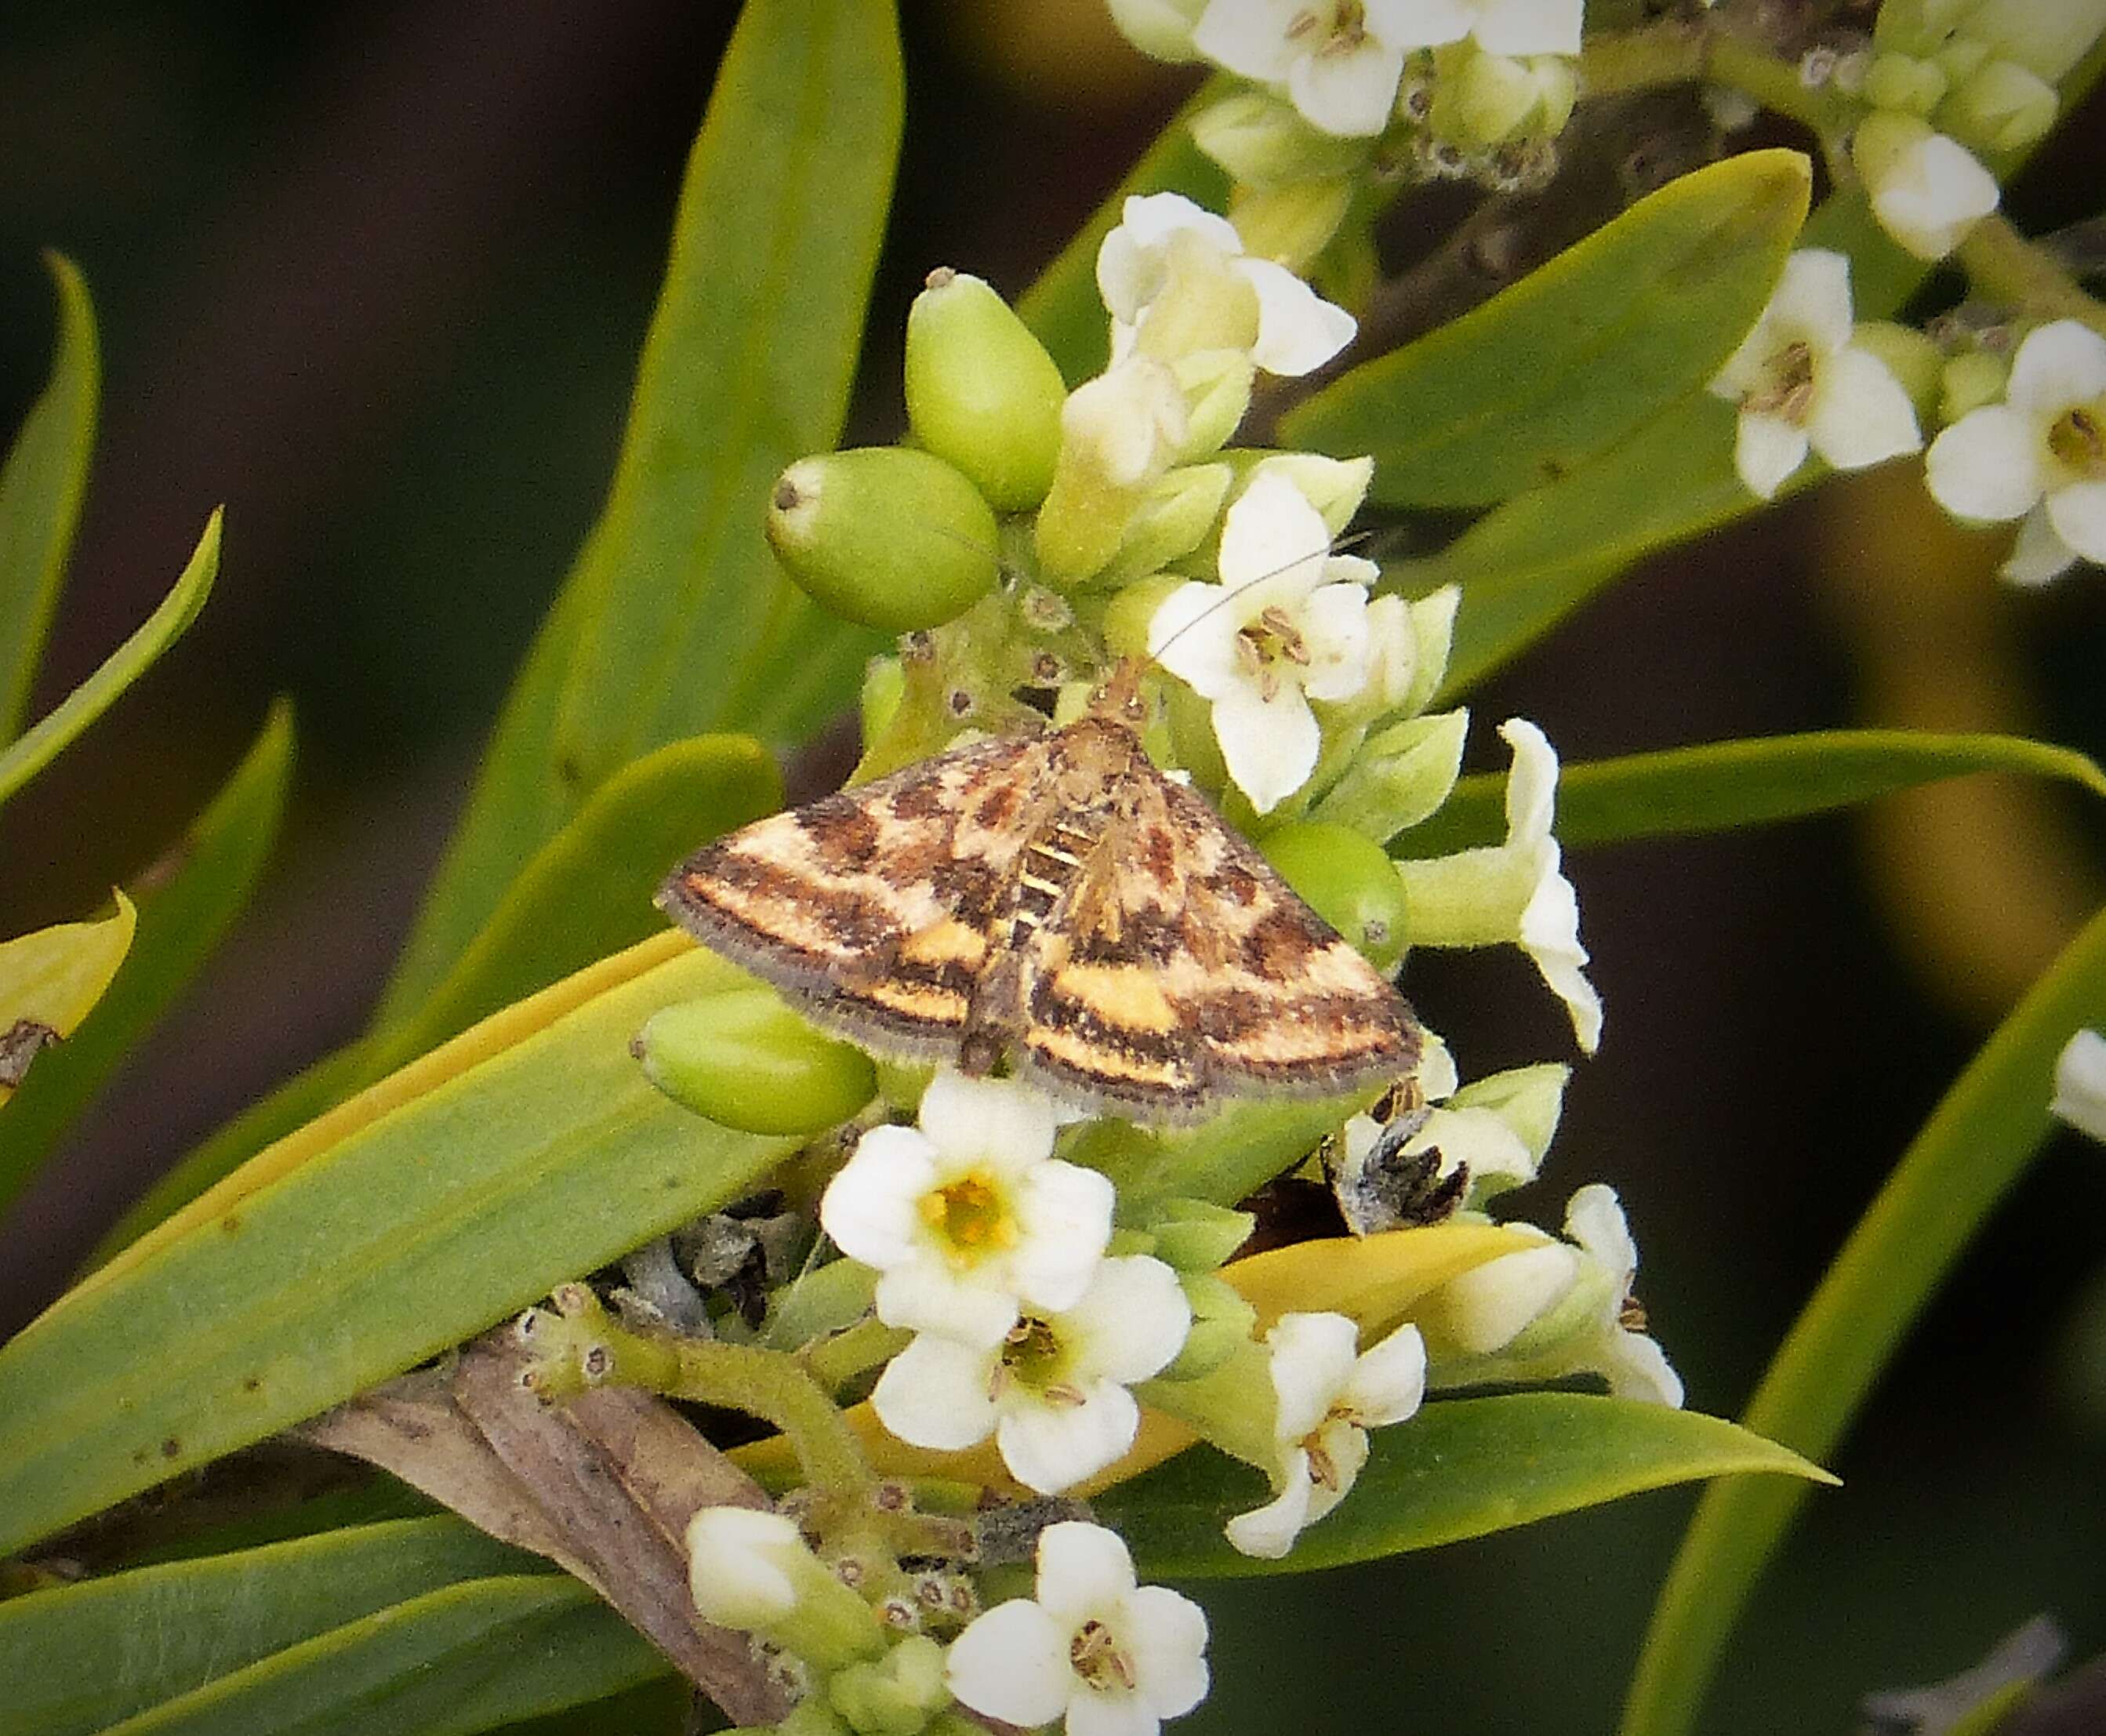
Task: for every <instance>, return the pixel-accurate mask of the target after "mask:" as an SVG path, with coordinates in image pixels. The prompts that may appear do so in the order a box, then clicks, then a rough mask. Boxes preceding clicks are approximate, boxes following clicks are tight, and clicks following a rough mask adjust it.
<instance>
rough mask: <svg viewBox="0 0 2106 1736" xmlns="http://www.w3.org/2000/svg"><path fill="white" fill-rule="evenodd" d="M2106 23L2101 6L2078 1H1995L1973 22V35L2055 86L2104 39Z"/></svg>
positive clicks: (1970, 30) (1970, 23)
mask: <svg viewBox="0 0 2106 1736" xmlns="http://www.w3.org/2000/svg"><path fill="white" fill-rule="evenodd" d="M2102 26H2106V18H2102V17H2101V16H2099V8H2098V7H2095V6H2090V5H2081V4H2073V3H2072V0H1994V3H1993V4H1989V5H1984V6H1982V7H1978V8H1977V9H1976V11H1974V14H1973V16H1970V17H1969V19H1968V20H1967V34H1969V35H1970V36H1974V37H1978V38H1981V39H1982V40H1983V42H1985V43H1987V44H1988V45H1989V47H1990V49H1991V51H1992V52H1993V53H1995V54H1996V56H1997V58H1998V59H2000V60H2005V61H2017V62H2018V63H2019V65H2021V66H2023V67H2024V68H2025V69H2026V70H2027V71H2028V72H2031V73H2037V74H2039V75H2040V76H2041V78H2043V79H2047V80H2048V81H2049V82H2050V83H2060V81H2061V79H2062V75H2063V74H2064V73H2066V72H2068V70H2070V68H2071V67H2072V66H2074V65H2076V64H2077V62H2078V61H2080V60H2081V59H2083V57H2084V54H2085V52H2086V50H2087V49H2088V48H2090V46H2091V45H2092V44H2093V43H2095V42H2096V41H2098V39H2099V30H2100V29H2101V27H2102Z"/></svg>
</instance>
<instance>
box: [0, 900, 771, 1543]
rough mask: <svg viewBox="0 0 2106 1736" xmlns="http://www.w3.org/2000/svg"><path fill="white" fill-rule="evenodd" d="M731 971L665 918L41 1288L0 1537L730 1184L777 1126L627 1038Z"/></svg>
mask: <svg viewBox="0 0 2106 1736" xmlns="http://www.w3.org/2000/svg"><path fill="white" fill-rule="evenodd" d="M661 961H662V962H661ZM738 980H743V979H742V978H741V977H740V976H739V974H738V973H737V971H734V970H733V968H732V967H730V966H728V965H727V964H725V963H724V962H723V961H721V960H720V959H719V958H716V957H715V955H714V954H711V953H704V952H701V951H698V950H697V949H693V948H692V947H691V946H688V945H687V944H685V943H683V941H681V940H679V938H678V937H676V936H673V935H667V936H665V938H664V939H663V940H658V941H652V942H649V943H647V944H645V945H643V946H642V947H639V948H636V949H633V950H632V952H631V953H625V954H623V955H621V956H620V957H619V958H616V959H614V960H611V961H608V962H607V963H605V964H603V965H600V966H597V967H594V969H593V970H592V971H586V972H583V973H580V976H578V977H576V978H574V979H571V980H568V981H567V982H566V983H564V984H561V985H558V986H557V987H556V988H553V989H549V990H547V991H544V994H541V995H540V996H537V997H535V999H534V1000H532V1001H530V1002H527V1003H524V1004H523V1005H521V1006H518V1007H511V1008H509V1009H507V1010H506V1012H503V1013H500V1014H499V1015H498V1016H496V1017H495V1018H494V1019H491V1020H489V1021H486V1022H485V1023H484V1024H483V1025H479V1026H477V1027H476V1029H473V1030H471V1031H468V1032H467V1033H465V1034H463V1035H462V1036H460V1037H459V1038H455V1040H454V1041H453V1042H452V1043H449V1044H448V1045H446V1047H445V1048H443V1049H441V1050H440V1051H438V1052H437V1053H435V1054H433V1055H432V1056H428V1057H426V1058H425V1059H424V1060H423V1061H419V1062H418V1063H417V1064H416V1065H414V1066H413V1067H411V1068H410V1069H408V1070H405V1071H404V1072H403V1073H401V1074H395V1075H392V1076H391V1077H390V1078H389V1079H386V1080H383V1081H382V1082H381V1083H379V1084H378V1085H376V1086H374V1087H373V1088H371V1089H370V1091H369V1092H366V1093H365V1094H364V1095H363V1096H362V1097H358V1098H355V1099H353V1100H352V1101H351V1102H350V1103H347V1104H346V1105H344V1106H343V1107H342V1108H340V1109H338V1110H335V1111H334V1112H333V1113H332V1114H331V1115H329V1116H327V1117H325V1118H324V1119H323V1121H322V1122H320V1123H318V1124H315V1125H313V1126H311V1127H310V1128H304V1129H302V1131H301V1132H300V1133H295V1134H293V1135H292V1136H291V1137H289V1138H288V1139H287V1140H285V1141H283V1142H280V1144H279V1145H278V1146H275V1147H272V1148H271V1149H270V1150H268V1151H265V1152H263V1153H262V1154H261V1155H259V1156H258V1158H256V1159H255V1160H253V1161H252V1163H251V1164H249V1166H247V1167H246V1168H245V1169H244V1170H242V1171H241V1172H240V1173H237V1174H236V1175H235V1176H234V1177H231V1178H229V1179H228V1181H227V1182H225V1183H222V1186H220V1187H219V1188H217V1189H215V1190H214V1191H212V1192H211V1193H209V1194H208V1195H205V1196H204V1198H202V1199H200V1200H198V1201H196V1202H195V1203H194V1204H193V1205H192V1206H190V1208H188V1209H186V1211H185V1212H183V1213H179V1214H178V1215H177V1217H175V1218H172V1219H170V1220H169V1221H168V1222H167V1223H165V1224H164V1225H162V1226H161V1227H159V1228H158V1229H157V1230H156V1231H153V1232H152V1233H151V1234H150V1236H148V1237H147V1238H146V1239H145V1240H143V1241H142V1242H141V1243H140V1244H138V1245H135V1246H134V1247H133V1248H132V1249H128V1250H127V1251H126V1253H125V1254H122V1255H120V1256H119V1258H118V1259H117V1260H115V1261H114V1262H113V1263H111V1264H110V1266H108V1267H105V1268H104V1269H103V1270H102V1271H101V1272H97V1273H96V1274H94V1275H93V1276H91V1277H89V1278H88V1279H87V1280H86V1281H84V1282H83V1283H82V1284H81V1285H78V1286H76V1287H75V1288H74V1290H71V1291H70V1292H69V1293H68V1294H66V1295H65V1296H64V1297H62V1298H61V1299H60V1300H59V1301H58V1302H57V1303H56V1304H54V1305H53V1307H52V1308H51V1309H50V1310H49V1311H47V1312H46V1313H45V1314H44V1315H43V1317H40V1318H39V1319H38V1320H37V1321H34V1322H33V1323H32V1324H31V1325H30V1326H28V1327H27V1328H26V1329H25V1330H23V1331H22V1332H21V1333H20V1335H18V1336H17V1337H16V1338H15V1339H13V1340H12V1341H11V1342H10V1343H7V1344H6V1345H5V1346H0V1554H7V1553H8V1552H10V1551H11V1550H16V1549H19V1548H20V1547H21V1546H22V1545H24V1544H25V1543H28V1542H30V1541H34V1539H36V1538H38V1537H40V1536H46V1535H47V1534H48V1533H50V1532H52V1531H54V1530H56V1529H57V1528H59V1527H61V1526H64V1525H66V1524H69V1523H72V1522H73V1521H74V1520H75V1519H78V1518H83V1517H84V1516H86V1515H87V1514H91V1513H95V1512H97V1511H100V1510H101V1509H102V1508H104V1507H106V1506H108V1505H110V1503H112V1502H113V1501H116V1500H122V1499H123V1498H124V1497H125V1496H128V1495H131V1494H134V1493H136V1492H138V1491H140V1490H141V1489H145V1488H148V1487H151V1486H153V1485H154V1484H155V1483H159V1482H161V1481H163V1480H164V1479H165V1478H168V1477H171V1476H173V1475H174V1474H176V1473H177V1472H178V1471H181V1470H183V1469H187V1468H188V1467H190V1466H191V1465H201V1464H204V1463H205V1462H207V1461H208V1460H212V1459H214V1458H217V1457H218V1456H220V1455H222V1454H223V1453H226V1452H228V1451H232V1450H233V1449H234V1448H235V1447H241V1446H245V1445H246V1444H248V1443H249V1442H252V1441H256V1440H259V1439H261V1438H262V1437H264V1436H265V1435H267V1434H271V1433H275V1432H276V1431H277V1430H279V1429H283V1428H285V1426H286V1425H288V1424H291V1423H293V1422H296V1421H298V1420H300V1419H302V1418H303V1417H307V1416H311V1415H315V1414H316V1412H317V1411H321V1410H324V1409H325V1408H326V1407H327V1406H329V1405H332V1404H334V1403H336V1402H338V1401H339V1400H342V1399H344V1398H347V1397H350V1396H351V1395H352V1393H356V1392H359V1391H361V1390H363V1389H364V1388H366V1387H368V1386H370V1385H372V1384H374V1382H376V1381H378V1380H381V1379H385V1378H387V1377H388V1375H393V1374H397V1373H399V1372H400V1371H401V1370H403V1369H405V1368H407V1367H409V1366H412V1365H413V1364H414V1363H416V1362H418V1361H422V1360H423V1358H425V1357H429V1356H432V1355H434V1354H436V1353H437V1352H439V1351H441V1350H443V1349H445V1348H447V1347H448V1346H450V1345H452V1344H455V1343H459V1342H460V1341H461V1340H463V1339H466V1338H468V1337H470V1336H472V1335H473V1334H475V1333H477V1332H478V1331H480V1330H482V1329H483V1328H484V1327H485V1326H489V1325H491V1323H492V1322H494V1321H498V1320H501V1319H503V1318H504V1317H506V1316H507V1315H509V1314H510V1313H512V1312H514V1311H516V1310H517V1309H518V1308H520V1307H522V1305H524V1304H525V1303H529V1302H531V1301H533V1300H534V1299H536V1298H538V1297H540V1296H542V1295H544V1294H546V1293H547V1291H548V1290H549V1286H550V1285H553V1284H554V1283H556V1282H557V1281H559V1280H561V1279H563V1278H566V1277H570V1276H576V1274H578V1273H580V1272H589V1271H591V1270H592V1269H593V1268H594V1267H596V1266H599V1265H602V1264H603V1263H606V1262H607V1261H608V1260H610V1259H612V1258H615V1257H616V1255H617V1254H621V1253H623V1252H625V1251H626V1250H627V1249H630V1248H633V1247H634V1246H636V1245H638V1244H639V1242H642V1241H644V1240H648V1239H649V1238H650V1237H651V1236H654V1235H658V1234H661V1233H663V1232H664V1231H667V1230H670V1229H671V1228H673V1227H674V1226H676V1225H678V1224H680V1223H683V1222H686V1221H688V1219H690V1218H693V1217H694V1216H695V1215H696V1214H697V1213H701V1212H704V1211H707V1210H710V1209H714V1208H715V1207H717V1206H720V1205H723V1204H726V1203H728V1201H730V1200H733V1199H736V1198H737V1197H738V1196H739V1195H741V1194H742V1193H744V1192H746V1191H748V1190H750V1189H751V1186H753V1184H754V1182H755V1181H756V1179H757V1178H759V1177H760V1176H761V1175H762V1174H764V1173H765V1172H766V1171H767V1170H768V1169H769V1168H770V1167H771V1166H772V1165H773V1164H775V1163H776V1162H777V1160H779V1159H780V1158H781V1157H782V1155H783V1154H784V1152H785V1151H787V1150H788V1149H789V1146H790V1142H786V1141H783V1140H779V1139H760V1138H755V1137H751V1136H749V1135H744V1134H737V1133H730V1132H728V1131H727V1130H725V1129H724V1128H716V1127H713V1126H711V1125H710V1124H709V1123H707V1122H705V1121H703V1120H701V1119H700V1118H699V1117H697V1116H694V1115H689V1114H688V1113H687V1112H686V1111H685V1110H681V1109H679V1108H677V1107H676V1106H674V1105H673V1104H672V1103H671V1102H670V1101H668V1100H667V1099H665V1097H661V1096H660V1095H659V1094H658V1092H656V1091H654V1090H653V1089H652V1088H651V1086H650V1085H649V1084H648V1083H646V1081H645V1080H644V1078H643V1072H642V1070H641V1069H639V1067H638V1066H637V1065H636V1063H635V1062H634V1061H633V1060H632V1059H631V1058H630V1054H629V1049H628V1044H629V1040H630V1037H631V1036H632V1035H633V1034H634V1032H635V1031H636V1029H638V1028H639V1026H640V1025H642V1024H643V1021H644V1020H645V1019H647V1018H648V1017H649V1016H651V1015H652V1013H653V1012H656V1011H657V1010H658V1009H659V1008H660V1007H664V1006H667V1005H670V1003H673V1002H675V1001H680V1000H688V999H692V998H694V997H696V996H697V995H701V994H710V993H712V992H714V991H715V990H717V989H721V988H723V987H724V986H725V985H727V984H728V983H730V982H733V981H738Z"/></svg>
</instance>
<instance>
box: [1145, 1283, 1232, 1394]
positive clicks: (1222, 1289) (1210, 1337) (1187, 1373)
mask: <svg viewBox="0 0 2106 1736" xmlns="http://www.w3.org/2000/svg"><path fill="white" fill-rule="evenodd" d="M1181 1282H1182V1283H1183V1285H1184V1286H1185V1301H1186V1303H1189V1304H1190V1307H1191V1310H1192V1326H1191V1330H1190V1331H1188V1332H1187V1333H1186V1334H1185V1344H1184V1348H1182V1349H1181V1350H1180V1351H1179V1352H1177V1355H1176V1357H1175V1358H1174V1359H1173V1360H1172V1362H1171V1364H1170V1366H1168V1367H1167V1368H1166V1369H1164V1370H1163V1372H1162V1374H1161V1375H1158V1376H1157V1378H1158V1379H1163V1380H1197V1379H1199V1378H1200V1377H1201V1376H1202V1375H1211V1374H1212V1373H1213V1372H1214V1371H1215V1370H1217V1369H1218V1368H1220V1367H1221V1366H1223V1365H1224V1364H1225V1363H1226V1362H1227V1361H1228V1360H1229V1359H1230V1357H1232V1356H1234V1354H1235V1353H1236V1352H1237V1351H1239V1350H1240V1349H1242V1348H1243V1347H1244V1346H1246V1345H1248V1343H1250V1341H1251V1335H1252V1333H1253V1332H1255V1331H1256V1330H1257V1309H1256V1308H1252V1306H1251V1305H1250V1303H1248V1302H1247V1301H1245V1300H1244V1299H1243V1296H1242V1295H1241V1294H1239V1292H1238V1291H1237V1290H1236V1288H1235V1286H1234V1285H1232V1284H1230V1283H1229V1282H1228V1281H1226V1279H1223V1278H1219V1277H1217V1276H1214V1275H1213V1274H1212V1272H1190V1273H1186V1274H1185V1276H1183V1278H1182V1279H1181Z"/></svg>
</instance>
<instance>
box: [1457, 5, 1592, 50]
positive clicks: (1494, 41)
mask: <svg viewBox="0 0 2106 1736" xmlns="http://www.w3.org/2000/svg"><path fill="white" fill-rule="evenodd" d="M1583 11H1584V7H1583V4H1582V0H1478V6H1477V20H1476V27H1475V29H1473V30H1472V33H1471V34H1473V35H1474V36H1475V37H1476V38H1477V46H1478V47H1481V48H1482V49H1483V50H1485V52H1486V53H1488V54H1511V55H1531V54H1577V53H1579V27H1580V24H1581V22H1582V13H1583Z"/></svg>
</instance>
